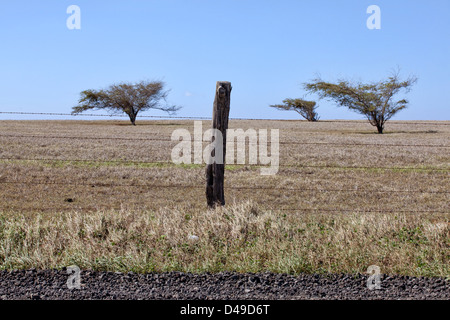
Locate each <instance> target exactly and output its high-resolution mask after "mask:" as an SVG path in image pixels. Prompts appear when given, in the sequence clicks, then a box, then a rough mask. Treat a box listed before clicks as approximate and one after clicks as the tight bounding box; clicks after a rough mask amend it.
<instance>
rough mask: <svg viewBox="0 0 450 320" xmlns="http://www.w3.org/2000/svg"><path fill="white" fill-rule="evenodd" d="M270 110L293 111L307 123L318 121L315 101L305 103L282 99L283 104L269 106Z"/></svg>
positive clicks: (298, 100)
mask: <svg viewBox="0 0 450 320" xmlns="http://www.w3.org/2000/svg"><path fill="white" fill-rule="evenodd" d="M270 107H272V108H276V109H278V110H293V111H296V112H298V113H300V115H301V116H302V117H303V118H305V119H306V120H308V121H317V120H319V115H318V114H317V112H316V109H317V107H318V106H316V102H315V101H306V100H303V99H284V100H283V104H273V105H270Z"/></svg>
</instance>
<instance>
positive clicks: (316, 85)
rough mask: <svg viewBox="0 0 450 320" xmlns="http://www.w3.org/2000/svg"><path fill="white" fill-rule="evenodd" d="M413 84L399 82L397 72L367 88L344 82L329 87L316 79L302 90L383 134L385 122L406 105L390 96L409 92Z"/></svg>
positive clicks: (412, 82) (406, 81) (357, 83)
mask: <svg viewBox="0 0 450 320" xmlns="http://www.w3.org/2000/svg"><path fill="white" fill-rule="evenodd" d="M416 82H417V78H416V77H414V76H410V77H409V78H408V79H406V80H404V81H401V80H400V79H399V73H398V71H397V72H395V73H393V74H392V75H391V76H390V77H389V78H388V79H386V80H381V81H379V82H374V83H369V84H364V83H361V82H350V81H347V80H339V81H338V83H330V82H325V81H323V80H322V79H320V78H316V79H314V80H313V81H312V82H311V83H305V84H304V88H305V89H306V90H307V91H309V92H310V93H317V94H318V95H319V97H320V98H321V99H323V98H328V99H330V100H333V101H335V102H336V103H337V104H338V105H340V106H343V107H347V108H349V109H350V110H354V111H356V112H358V113H360V114H362V115H364V116H366V117H367V119H368V120H369V122H370V124H371V125H373V126H375V127H377V130H378V133H383V130H384V124H385V122H386V121H387V120H389V119H390V118H391V117H392V116H393V115H395V114H396V113H397V112H399V111H400V110H403V109H405V108H406V107H407V105H408V103H409V101H408V100H406V99H401V100H397V101H394V100H393V99H392V98H393V96H394V95H396V94H397V93H399V92H400V91H401V90H402V89H404V90H405V91H406V92H409V91H410V90H411V86H412V85H413V84H415V83H416Z"/></svg>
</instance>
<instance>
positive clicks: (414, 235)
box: [0, 120, 450, 276]
mask: <svg viewBox="0 0 450 320" xmlns="http://www.w3.org/2000/svg"><path fill="white" fill-rule="evenodd" d="M137 124H138V125H137V126H136V127H133V126H130V125H128V123H127V122H126V121H1V122H0V186H1V189H0V219H1V220H0V221H1V224H0V226H1V231H2V233H0V235H1V240H0V241H1V242H0V244H1V249H0V250H1V251H0V265H1V268H20V267H30V266H35V267H41V268H44V267H47V268H48V267H61V266H65V265H69V264H71V263H76V264H78V265H79V266H83V267H91V268H96V269H108V270H122V271H123V270H137V271H149V270H158V271H159V270H184V271H199V272H200V271H219V270H238V271H262V270H271V271H276V272H291V273H296V272H364V271H365V269H366V268H367V266H368V265H370V264H377V265H379V266H380V267H381V268H382V272H385V273H388V272H390V273H400V274H410V275H428V276H447V275H448V271H449V270H448V264H449V263H448V262H449V253H448V252H449V250H448V249H449V225H448V213H449V212H450V208H449V201H448V191H449V185H450V183H449V174H448V172H449V170H450V161H449V160H450V148H443V147H433V146H437V145H440V146H442V145H444V146H447V145H448V141H449V139H448V138H449V136H450V123H449V122H433V123H430V122H420V123H415V124H408V123H407V122H394V121H392V122H389V123H388V124H387V128H386V134H383V135H378V134H376V133H375V130H374V129H373V127H371V126H370V125H369V124H367V123H366V122H363V121H350V122H338V123H336V122H326V121H323V122H317V123H310V122H305V121H241V120H240V121H237V120H236V121H231V122H230V127H231V128H243V129H244V130H246V129H247V128H254V129H260V128H261V129H262V128H267V129H279V130H280V142H283V144H281V145H280V164H281V165H282V167H280V170H279V172H278V174H277V175H275V176H261V175H260V174H259V169H258V167H255V166H228V169H227V171H226V176H225V185H226V188H227V189H226V200H227V206H226V208H225V209H224V212H222V211H221V210H219V211H217V212H208V211H207V210H206V209H205V206H206V201H205V200H206V199H205V195H204V192H205V190H204V166H203V165H185V166H183V165H178V166H177V165H173V164H160V163H158V161H164V162H165V161H170V154H171V149H172V147H173V146H174V145H175V144H176V142H165V141H154V140H142V139H155V138H157V139H169V140H170V136H171V133H172V131H173V130H174V129H176V128H186V129H188V130H190V131H191V132H193V121H140V122H138V123H137ZM209 125H210V124H209V122H207V121H203V129H204V130H206V129H207V128H209ZM11 136H22V137H11ZM30 136H33V137H30ZM92 137H96V138H101V139H90V138H92ZM114 138H120V139H114ZM137 139H140V140H137ZM286 142H295V144H289V143H286ZM302 143H304V144H302ZM314 143H317V144H314ZM348 144H359V145H348ZM361 144H372V145H361ZM373 144H377V145H378V146H374V145H373ZM387 145H402V146H387ZM12 159H14V160H12ZM18 159H22V160H18ZM28 159H52V161H46V160H39V161H29V160H28ZM55 159H58V160H60V161H53V160H55ZM67 160H90V161H67ZM117 160H121V162H118V161H117ZM289 165H292V167H291V166H289ZM322 166H323V167H322ZM351 167H356V168H351ZM370 167H377V168H370ZM378 167H388V168H390V169H380V168H378ZM37 181H39V182H45V184H36V182H37ZM10 182H14V183H10ZM16 182H27V183H26V184H21V183H16ZM48 183H53V184H48ZM173 184H176V185H186V186H194V187H192V188H175V187H170V188H164V187H161V186H163V185H173ZM111 185H118V186H111ZM156 186H159V187H156ZM237 187H245V189H235V188H237ZM267 187H273V188H280V189H294V190H279V189H278V190H277V189H274V190H268V189H265V188H267ZM317 189H319V190H323V189H326V190H339V191H326V192H325V191H314V190H317ZM398 191H403V192H398ZM405 191H407V192H405ZM410 191H413V192H410ZM69 199H71V200H72V202H68V201H69ZM339 211H342V212H339ZM361 211H369V212H366V213H362V212H361ZM422 211H424V212H422ZM425 211H433V212H435V213H432V212H425ZM252 212H253V213H252ZM226 217H228V219H227V218H226ZM102 221H104V222H103V223H104V227H105V228H106V229H107V230H108V234H107V235H104V236H103V235H102V233H101V232H102V231H101V230H105V229H104V228H103V229H102V226H101V223H102ZM269 221H270V223H269ZM80 223H83V224H84V225H85V229H83V228H82V227H81V225H80ZM81 230H84V232H85V233H84V236H83V237H80V236H79V234H80V232H81ZM236 230H241V231H239V232H238V231H236ZM242 230H243V231H242ZM296 230H297V231H296ZM299 230H303V231H299ZM191 233H192V234H196V235H198V236H199V238H200V240H199V241H198V242H196V243H191V242H189V241H188V240H187V237H188V235H189V234H191ZM81 235H83V232H81ZM249 239H250V240H249ZM248 241H250V242H248Z"/></svg>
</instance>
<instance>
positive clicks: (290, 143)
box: [0, 134, 450, 148]
mask: <svg viewBox="0 0 450 320" xmlns="http://www.w3.org/2000/svg"><path fill="white" fill-rule="evenodd" d="M2 137H4V138H33V139H36V138H37V139H71V140H121V141H160V142H171V143H176V142H179V141H177V140H171V139H167V138H121V137H82V136H78V137H74V136H44V135H14V134H0V138H2ZM191 141H193V142H207V141H204V140H195V139H194V140H191ZM248 143H249V144H257V142H251V141H248ZM279 144H280V145H283V144H284V145H326V146H335V147H345V146H349V147H352V146H370V147H429V148H450V145H438V144H380V143H335V142H301V141H280V142H279Z"/></svg>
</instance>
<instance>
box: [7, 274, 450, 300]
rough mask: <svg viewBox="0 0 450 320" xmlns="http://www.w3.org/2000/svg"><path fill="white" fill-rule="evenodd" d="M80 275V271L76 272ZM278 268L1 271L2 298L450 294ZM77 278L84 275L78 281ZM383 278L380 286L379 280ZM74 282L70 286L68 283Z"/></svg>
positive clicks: (440, 287) (432, 287) (416, 284)
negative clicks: (249, 270)
mask: <svg viewBox="0 0 450 320" xmlns="http://www.w3.org/2000/svg"><path fill="white" fill-rule="evenodd" d="M77 275H78V276H79V277H77ZM368 277H369V275H366V274H358V275H329V276H319V275H310V274H302V275H299V276H292V275H285V274H273V273H260V274H251V273H246V274H242V273H228V272H226V273H204V274H189V273H181V272H169V273H149V274H135V273H125V274H123V273H114V272H93V271H88V270H81V271H80V272H79V273H77V272H76V270H72V272H71V273H70V274H69V273H68V270H67V269H63V270H34V269H32V270H14V271H0V299H1V300H15V299H20V300H24V299H26V300H28V299H32V300H41V299H46V300H79V299H82V300H91V299H94V300H110V299H118V300H126V299H131V300H140V299H143V300H196V299H200V300H224V299H226V300H228V299H230V300H291V299H299V300H305V299H306V300H310V299H312V300H317V299H325V300H340V299H344V300H355V299H363V300H366V299H376V300H397V299H402V300H404V299H407V300H410V299H413V300H436V299H437V300H448V299H449V298H450V288H449V282H448V280H445V279H443V278H422V277H421V278H415V277H408V276H387V275H380V279H379V281H377V280H376V279H375V281H374V282H371V283H370V286H371V287H372V289H369V287H368V283H367V280H368ZM77 279H79V286H78V282H77ZM376 284H378V285H379V286H378V288H377V287H376V286H375V285H376ZM69 287H70V288H69Z"/></svg>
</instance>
